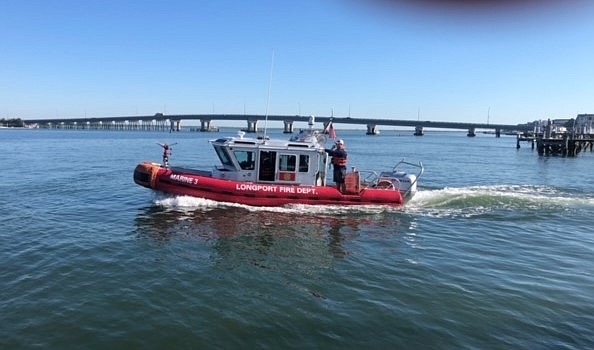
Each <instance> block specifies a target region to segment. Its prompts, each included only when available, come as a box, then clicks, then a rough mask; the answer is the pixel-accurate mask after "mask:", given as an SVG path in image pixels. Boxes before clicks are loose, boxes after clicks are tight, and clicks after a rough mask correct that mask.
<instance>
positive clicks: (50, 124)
mask: <svg viewBox="0 0 594 350" xmlns="http://www.w3.org/2000/svg"><path fill="white" fill-rule="evenodd" d="M183 120H199V121H200V129H199V130H200V131H213V130H215V129H216V128H215V127H214V126H213V125H212V124H211V123H212V121H213V120H225V121H228V120H239V121H242V120H243V121H246V123H247V126H246V128H245V129H243V130H244V131H246V132H257V131H258V130H259V125H258V123H261V122H264V121H265V120H268V121H281V122H283V123H284V130H283V131H284V132H285V133H292V132H293V124H294V123H295V122H305V123H307V121H308V120H309V116H300V115H268V116H266V115H247V114H168V115H165V114H163V113H157V114H155V115H146V116H121V117H100V118H57V119H27V120H24V123H25V124H26V125H28V126H32V125H37V126H38V127H40V128H50V129H82V130H86V129H88V130H156V131H181V130H182V121H183ZM330 120H332V122H333V123H334V124H351V125H366V126H367V134H369V135H374V134H377V133H379V129H378V126H406V127H413V128H415V132H414V134H415V135H418V136H420V135H423V133H424V129H425V128H438V129H457V130H468V136H475V132H476V130H477V129H483V130H493V131H494V132H495V135H496V136H497V137H499V136H500V134H501V132H519V133H521V132H526V131H532V130H533V125H532V123H527V124H515V125H513V124H489V123H466V122H442V121H428V120H399V119H379V118H351V117H324V116H316V121H317V122H322V123H324V125H327V124H328V122H329V121H330Z"/></svg>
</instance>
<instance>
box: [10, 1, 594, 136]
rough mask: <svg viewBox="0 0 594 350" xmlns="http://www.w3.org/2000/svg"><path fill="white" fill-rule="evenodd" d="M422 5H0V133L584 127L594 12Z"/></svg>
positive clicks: (592, 91) (591, 8) (593, 99)
mask: <svg viewBox="0 0 594 350" xmlns="http://www.w3.org/2000/svg"><path fill="white" fill-rule="evenodd" d="M435 2H436V1H434V2H431V1H425V3H426V6H412V5H407V4H408V2H405V1H401V2H399V1H380V0H367V1H363V0H301V1H270V0H253V1H245V2H242V1H237V0H216V1H214V0H213V1H175V0H172V1H124V0H119V1H110V0H105V1H95V0H89V1H84V0H79V1H60V0H55V1H43V0H41V1H29V0H4V1H1V2H0V44H1V46H0V78H1V80H0V82H1V83H0V118H23V119H29V118H55V117H85V116H88V117H91V116H124V115H152V114H154V113H158V112H161V113H162V112H165V113H166V114H202V113H233V114H235V113H247V114H264V113H265V112H266V106H267V101H269V107H268V112H269V113H270V114H283V115H285V114H286V115H293V114H301V115H320V116H328V115H330V113H331V111H332V109H333V110H334V114H335V115H337V116H348V115H350V116H352V117H361V118H366V117H369V118H396V119H412V120H416V119H417V118H420V119H422V120H439V121H461V122H463V121H468V122H486V121H487V118H489V121H490V122H491V123H506V124H508V123H509V124H515V123H523V122H527V121H532V120H536V119H546V118H571V117H574V116H575V115H576V114H578V113H594V21H592V17H593V15H594V5H589V4H587V3H586V2H578V1H561V0H560V1H558V3H559V4H557V5H555V4H553V5H550V6H543V5H540V6H539V4H542V2H536V1H534V2H533V3H532V6H527V7H525V8H523V7H518V8H515V7H502V8H499V7H485V8H483V7H479V8H474V9H471V8H468V7H463V6H462V7H455V6H454V7H451V6H439V5H435ZM446 2H447V1H446ZM454 2H455V1H454ZM483 2H484V1H483ZM386 3H390V4H389V5H386ZM459 3H465V2H464V1H459ZM466 3H467V2H466ZM273 57H274V59H273ZM271 68H272V69H271ZM271 71H272V79H270V73H271ZM269 83H270V86H271V89H270V99H269V100H268V87H269Z"/></svg>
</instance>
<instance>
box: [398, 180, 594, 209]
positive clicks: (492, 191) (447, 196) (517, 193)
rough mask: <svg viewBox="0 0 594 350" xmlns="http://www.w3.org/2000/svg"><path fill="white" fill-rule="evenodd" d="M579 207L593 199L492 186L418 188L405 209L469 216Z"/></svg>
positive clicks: (552, 190) (547, 190)
mask: <svg viewBox="0 0 594 350" xmlns="http://www.w3.org/2000/svg"><path fill="white" fill-rule="evenodd" d="M579 206H594V198H588V197H583V196H582V197H580V196H578V195H576V194H575V193H573V194H572V193H563V192H561V191H559V190H557V189H555V188H553V187H550V186H533V185H493V186H470V187H459V188H455V187H446V188H443V189H439V190H422V191H418V192H417V193H416V194H415V196H414V197H413V198H412V199H411V200H410V201H409V202H408V203H407V206H406V209H407V211H409V212H418V213H423V212H425V213H428V214H431V213H433V214H438V215H439V214H445V215H448V214H450V215H463V216H468V215H470V216H472V215H476V214H481V213H484V212H487V211H490V210H493V209H515V208H522V209H531V208H532V209H539V208H546V207H559V208H561V209H564V208H571V207H579ZM435 210H437V211H439V213H436V212H435Z"/></svg>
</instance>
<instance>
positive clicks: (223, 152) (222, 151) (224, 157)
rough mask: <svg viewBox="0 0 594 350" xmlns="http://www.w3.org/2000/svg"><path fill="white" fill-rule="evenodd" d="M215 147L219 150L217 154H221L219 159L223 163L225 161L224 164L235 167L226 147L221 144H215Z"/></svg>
mask: <svg viewBox="0 0 594 350" xmlns="http://www.w3.org/2000/svg"><path fill="white" fill-rule="evenodd" d="M214 149H215V151H216V152H217V156H219V159H220V160H221V163H223V165H228V166H232V167H234V166H233V162H232V161H231V157H229V153H227V150H226V149H224V148H223V147H221V146H215V148H214Z"/></svg>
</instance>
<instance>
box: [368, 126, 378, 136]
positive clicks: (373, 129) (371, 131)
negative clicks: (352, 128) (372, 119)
mask: <svg viewBox="0 0 594 350" xmlns="http://www.w3.org/2000/svg"><path fill="white" fill-rule="evenodd" d="M377 134H379V130H378V129H377V125H375V124H367V135H377Z"/></svg>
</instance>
